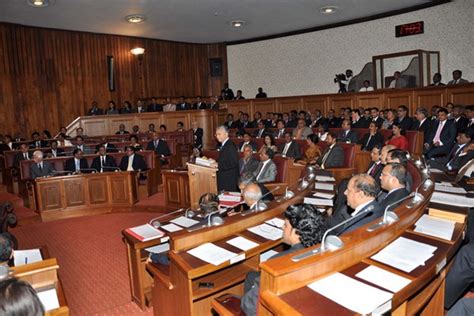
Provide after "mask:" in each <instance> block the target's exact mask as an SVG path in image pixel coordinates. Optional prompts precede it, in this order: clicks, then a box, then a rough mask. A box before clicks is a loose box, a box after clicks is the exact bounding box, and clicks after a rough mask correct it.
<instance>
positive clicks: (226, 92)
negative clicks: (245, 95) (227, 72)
mask: <svg viewBox="0 0 474 316" xmlns="http://www.w3.org/2000/svg"><path fill="white" fill-rule="evenodd" d="M221 96H222V98H223V99H224V100H232V99H234V91H232V89H231V88H229V84H228V83H225V84H224V89H222V90H221Z"/></svg>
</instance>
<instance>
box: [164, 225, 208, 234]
mask: <svg viewBox="0 0 474 316" xmlns="http://www.w3.org/2000/svg"><path fill="white" fill-rule="evenodd" d="M198 223H199V222H198ZM161 228H163V229H164V230H166V231H168V232H170V233H172V232H177V231H180V230H182V229H183V228H182V227H180V226H178V225H175V224H173V223H170V224H167V225H163V226H161Z"/></svg>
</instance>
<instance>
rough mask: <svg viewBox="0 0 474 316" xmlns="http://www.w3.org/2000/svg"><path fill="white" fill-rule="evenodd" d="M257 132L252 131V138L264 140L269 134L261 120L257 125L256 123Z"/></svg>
mask: <svg viewBox="0 0 474 316" xmlns="http://www.w3.org/2000/svg"><path fill="white" fill-rule="evenodd" d="M257 128H258V129H257V130H256V131H254V133H253V136H254V137H255V138H264V137H265V135H267V134H270V133H271V132H270V131H268V130H267V129H266V128H265V122H264V121H263V120H260V121H259V122H258V123H257Z"/></svg>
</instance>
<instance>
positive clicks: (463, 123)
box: [453, 116, 469, 134]
mask: <svg viewBox="0 0 474 316" xmlns="http://www.w3.org/2000/svg"><path fill="white" fill-rule="evenodd" d="M453 123H454V126H456V134H457V133H459V132H460V131H464V130H465V129H466V127H467V124H469V120H468V119H467V118H465V117H464V116H461V117H460V118H459V119H458V121H457V122H456V120H455V119H453Z"/></svg>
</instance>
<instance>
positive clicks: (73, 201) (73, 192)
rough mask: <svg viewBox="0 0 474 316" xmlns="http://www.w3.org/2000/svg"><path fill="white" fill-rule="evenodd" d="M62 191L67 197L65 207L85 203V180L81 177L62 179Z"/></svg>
mask: <svg viewBox="0 0 474 316" xmlns="http://www.w3.org/2000/svg"><path fill="white" fill-rule="evenodd" d="M64 192H65V195H66V196H67V197H68V200H67V201H66V205H65V206H66V207H73V206H79V205H84V204H86V196H85V192H87V191H86V188H85V181H84V179H82V178H72V179H68V180H64Z"/></svg>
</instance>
